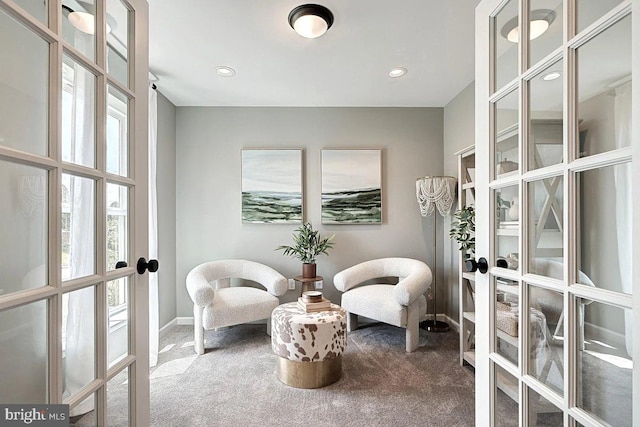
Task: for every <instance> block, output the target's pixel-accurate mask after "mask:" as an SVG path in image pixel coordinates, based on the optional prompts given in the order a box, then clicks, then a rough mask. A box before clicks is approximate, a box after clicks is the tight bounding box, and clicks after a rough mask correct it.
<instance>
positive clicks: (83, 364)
mask: <svg viewBox="0 0 640 427" xmlns="http://www.w3.org/2000/svg"><path fill="white" fill-rule="evenodd" d="M95 340H96V339H95V287H93V286H89V287H87V288H83V289H79V290H77V291H73V292H68V293H66V294H63V295H62V372H63V379H64V397H65V398H68V397H71V396H73V395H74V394H76V393H78V392H79V391H80V389H82V387H84V386H86V385H87V384H89V383H90V382H91V381H93V380H94V379H95V377H96V370H95V363H96V362H95V342H96V341H95ZM91 405H92V399H87V400H85V401H84V402H82V403H81V404H80V405H79V407H80V408H79V409H78V410H79V411H80V412H82V413H84V412H87V411H88V410H91V409H93V407H92V406H91Z"/></svg>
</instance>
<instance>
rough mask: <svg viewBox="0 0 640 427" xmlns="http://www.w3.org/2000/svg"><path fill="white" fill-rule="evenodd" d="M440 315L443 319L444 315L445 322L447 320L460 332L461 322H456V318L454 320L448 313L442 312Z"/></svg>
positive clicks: (453, 328) (452, 327)
mask: <svg viewBox="0 0 640 427" xmlns="http://www.w3.org/2000/svg"><path fill="white" fill-rule="evenodd" d="M438 317H440V318H441V319H442V318H443V317H444V319H445V322H447V323H448V324H449V326H450V327H451V329H452V330H454V331H456V332H458V333H460V324H459V323H458V322H456V321H455V320H453V319H452V318H451V317H449V316H447V315H446V314H440V315H438Z"/></svg>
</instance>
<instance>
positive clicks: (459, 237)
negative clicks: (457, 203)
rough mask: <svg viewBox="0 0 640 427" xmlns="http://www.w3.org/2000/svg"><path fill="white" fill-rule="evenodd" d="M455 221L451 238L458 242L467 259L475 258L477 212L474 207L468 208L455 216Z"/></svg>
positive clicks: (452, 225)
mask: <svg viewBox="0 0 640 427" xmlns="http://www.w3.org/2000/svg"><path fill="white" fill-rule="evenodd" d="M453 217H454V218H455V220H454V221H453V222H452V223H451V230H449V237H451V239H453V240H455V241H456V242H458V244H459V245H460V248H459V249H460V250H461V251H465V259H466V258H471V257H473V253H474V252H475V249H476V237H475V231H476V211H475V209H474V208H473V206H467V207H464V208H462V209H459V210H457V211H456V213H454V214H453Z"/></svg>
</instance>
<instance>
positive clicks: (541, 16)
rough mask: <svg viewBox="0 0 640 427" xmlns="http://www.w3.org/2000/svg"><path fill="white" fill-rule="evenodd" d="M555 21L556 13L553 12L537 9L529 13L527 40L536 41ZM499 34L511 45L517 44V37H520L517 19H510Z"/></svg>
mask: <svg viewBox="0 0 640 427" xmlns="http://www.w3.org/2000/svg"><path fill="white" fill-rule="evenodd" d="M555 19H556V13H555V12H554V11H553V10H549V9H538V10H533V11H531V13H530V14H529V20H530V22H529V40H533V39H536V38H538V37H540V36H541V35H542V34H544V32H545V31H547V29H548V28H549V26H550V25H551V23H552V22H553V21H554V20H555ZM500 34H501V35H502V37H504V38H505V39H507V40H509V41H510V42H511V43H518V37H519V36H520V29H519V28H518V17H517V16H516V17H514V18H512V19H510V20H509V21H508V22H507V23H506V24H504V27H502V30H500Z"/></svg>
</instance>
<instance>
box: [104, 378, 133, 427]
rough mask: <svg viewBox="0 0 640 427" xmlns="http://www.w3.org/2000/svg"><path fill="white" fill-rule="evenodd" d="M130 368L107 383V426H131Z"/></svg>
mask: <svg viewBox="0 0 640 427" xmlns="http://www.w3.org/2000/svg"><path fill="white" fill-rule="evenodd" d="M129 384H130V381H129V368H128V367H127V368H125V369H124V370H123V371H122V372H120V373H119V374H118V375H116V376H115V377H113V378H112V379H111V380H110V381H109V382H108V383H107V425H109V426H122V427H126V426H128V425H129V392H130V390H129Z"/></svg>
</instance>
